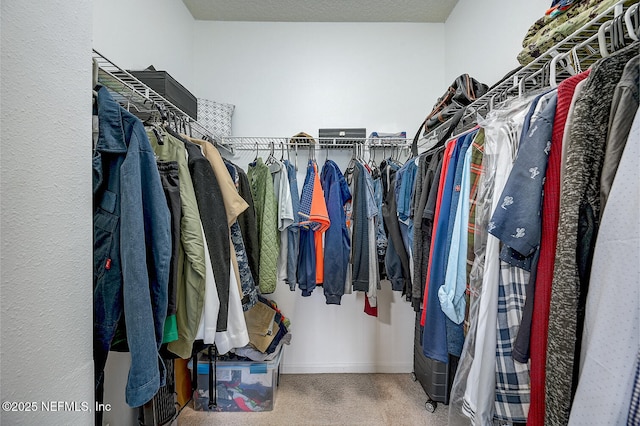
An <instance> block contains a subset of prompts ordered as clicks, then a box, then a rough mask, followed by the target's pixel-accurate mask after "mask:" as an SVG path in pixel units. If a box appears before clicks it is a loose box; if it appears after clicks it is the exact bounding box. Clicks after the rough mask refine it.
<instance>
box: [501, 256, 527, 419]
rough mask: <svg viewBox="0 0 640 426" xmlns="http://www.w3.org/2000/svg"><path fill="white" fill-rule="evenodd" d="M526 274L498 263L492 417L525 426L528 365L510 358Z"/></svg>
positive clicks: (521, 305) (525, 283)
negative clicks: (493, 410)
mask: <svg viewBox="0 0 640 426" xmlns="http://www.w3.org/2000/svg"><path fill="white" fill-rule="evenodd" d="M529 274H530V273H529V272H528V271H525V270H524V269H521V268H518V267H516V266H512V265H510V264H508V263H506V262H504V261H502V260H501V261H500V283H499V287H498V333H497V345H496V400H495V409H496V411H495V416H494V417H495V418H496V419H498V420H501V421H507V422H513V423H526V422H527V415H528V414H529V399H530V384H529V366H528V364H522V363H519V362H515V361H514V360H513V358H512V357H511V351H512V348H513V341H514V340H515V338H516V335H517V334H518V328H519V326H520V320H521V317H522V310H523V308H524V302H525V300H526V287H527V285H528V284H529Z"/></svg>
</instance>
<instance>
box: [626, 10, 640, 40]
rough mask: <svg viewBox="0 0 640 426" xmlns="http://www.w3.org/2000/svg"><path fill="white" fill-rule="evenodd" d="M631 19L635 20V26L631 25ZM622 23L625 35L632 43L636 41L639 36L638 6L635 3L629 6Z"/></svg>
mask: <svg viewBox="0 0 640 426" xmlns="http://www.w3.org/2000/svg"><path fill="white" fill-rule="evenodd" d="M633 18H635V26H634V24H633ZM624 23H625V26H626V27H627V34H628V35H629V38H630V39H631V40H633V41H638V40H639V39H640V36H639V35H638V32H639V31H640V4H638V3H636V4H634V5H631V6H630V7H629V8H628V9H627V11H626V12H625V14H624Z"/></svg>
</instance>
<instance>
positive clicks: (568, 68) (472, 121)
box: [418, 0, 638, 147]
mask: <svg viewBox="0 0 640 426" xmlns="http://www.w3.org/2000/svg"><path fill="white" fill-rule="evenodd" d="M629 3H630V2H629V1H628V0H622V1H619V2H617V3H616V4H614V5H612V6H611V7H609V8H608V9H607V10H605V11H604V12H602V13H601V14H600V15H598V16H596V17H595V18H593V19H592V20H591V21H589V22H588V23H586V24H585V25H583V26H582V27H581V28H580V29H578V30H576V31H575V32H574V33H573V34H571V35H569V36H568V37H566V38H565V39H564V40H562V41H561V42H559V43H558V44H556V45H555V46H553V47H551V48H550V49H548V50H547V51H546V52H545V53H543V54H542V55H540V56H539V57H537V58H536V59H535V60H534V61H532V62H531V63H529V64H527V65H526V66H524V67H522V68H521V69H519V70H518V71H516V72H515V73H514V74H513V75H511V76H509V77H508V78H505V79H504V80H503V81H501V82H500V83H498V84H496V85H495V86H493V87H492V88H491V89H490V90H489V91H487V93H485V94H484V95H483V96H482V97H480V98H478V99H477V100H476V101H474V102H473V103H472V104H470V105H469V106H467V107H466V108H467V109H466V111H465V112H464V115H463V116H462V119H461V120H460V123H458V125H457V126H456V128H455V129H454V131H453V133H452V134H453V135H456V134H459V133H461V132H464V131H466V130H469V129H471V128H472V127H474V126H475V125H476V123H477V121H478V116H480V117H485V116H486V115H487V113H488V112H489V111H491V109H493V108H494V106H495V105H497V104H499V103H501V102H502V101H505V100H506V99H508V98H511V97H513V96H518V95H521V94H523V93H527V92H531V91H532V90H536V89H541V88H543V87H545V86H549V85H555V84H557V82H559V81H562V80H564V79H566V78H568V77H570V76H572V75H574V74H576V73H578V72H580V71H581V70H586V69H587V68H589V67H590V66H591V65H593V64H594V63H595V62H596V61H597V60H598V59H600V58H601V57H602V55H601V52H602V51H603V49H605V50H606V51H609V52H610V51H612V50H614V49H613V43H614V41H613V37H611V34H609V28H608V26H610V24H611V22H613V20H614V19H616V18H618V19H625V18H626V19H625V23H626V25H629V24H628V22H630V18H629V13H625V4H627V5H628V6H627V12H635V10H637V8H638V2H635V3H632V4H629ZM632 9H633V10H632ZM636 25H638V23H637V22H636ZM601 28H602V30H601ZM599 32H600V33H602V34H601V36H600V37H598V34H599ZM631 38H632V37H631ZM632 39H633V38H632ZM448 127H449V125H448V123H446V122H445V123H443V124H442V125H440V126H439V127H438V128H436V129H434V130H432V131H431V132H429V133H427V134H425V135H423V136H422V137H421V138H420V140H419V142H418V146H419V147H423V146H425V145H427V144H429V143H431V142H433V141H435V140H438V139H439V138H440V136H441V135H442V134H443V133H444V132H446V130H447V129H448Z"/></svg>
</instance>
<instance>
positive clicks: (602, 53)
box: [598, 20, 613, 58]
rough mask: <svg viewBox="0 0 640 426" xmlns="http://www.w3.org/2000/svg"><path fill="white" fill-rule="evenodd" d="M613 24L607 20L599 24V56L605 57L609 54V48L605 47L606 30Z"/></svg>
mask: <svg viewBox="0 0 640 426" xmlns="http://www.w3.org/2000/svg"><path fill="white" fill-rule="evenodd" d="M612 25H613V21H612V20H611V21H607V22H605V23H604V24H602V25H600V28H599V29H598V45H599V50H600V56H602V57H603V58H606V57H607V56H609V50H608V48H607V32H608V31H609V30H610V29H611V26H612Z"/></svg>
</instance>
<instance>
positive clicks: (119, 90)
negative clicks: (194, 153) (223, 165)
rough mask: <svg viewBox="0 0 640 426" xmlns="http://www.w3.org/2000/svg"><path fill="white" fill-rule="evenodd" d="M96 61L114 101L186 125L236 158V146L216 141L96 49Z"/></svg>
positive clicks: (170, 103) (133, 110)
mask: <svg viewBox="0 0 640 426" xmlns="http://www.w3.org/2000/svg"><path fill="white" fill-rule="evenodd" d="M93 61H94V64H97V67H98V70H97V72H98V74H97V80H98V82H99V83H100V84H102V85H103V86H105V87H106V88H108V89H109V90H110V91H111V93H112V95H113V97H114V100H115V101H116V102H118V103H119V104H120V105H122V106H123V107H124V108H127V109H128V110H130V111H131V112H133V113H135V114H136V115H139V116H148V117H152V116H155V115H162V114H163V113H165V114H167V118H169V119H170V120H175V121H176V124H177V125H184V130H185V131H186V132H187V133H190V134H191V135H192V136H194V137H197V138H199V139H204V140H208V141H210V142H212V143H213V144H214V145H216V146H217V147H218V148H222V149H225V150H227V151H229V152H230V153H232V154H233V147H232V146H227V145H225V144H224V143H222V141H220V140H219V138H214V137H213V135H211V134H210V133H209V132H208V131H207V130H206V129H205V127H204V126H203V125H202V124H200V123H198V121H196V120H194V119H193V118H192V117H191V116H189V114H187V113H186V112H184V111H183V110H182V109H180V108H178V107H177V106H175V105H174V104H173V103H172V102H170V101H169V100H167V99H166V98H165V97H164V96H162V95H160V94H159V93H158V92H156V91H155V90H153V89H151V88H150V87H149V86H147V85H146V84H144V83H143V82H141V81H140V80H138V79H137V78H136V77H134V76H133V75H131V74H130V73H129V72H127V71H125V70H123V69H122V68H120V67H119V66H117V65H116V64H115V63H113V62H112V61H110V60H109V59H107V58H106V57H105V56H104V55H103V54H101V53H100V52H98V51H97V50H95V49H93Z"/></svg>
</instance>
